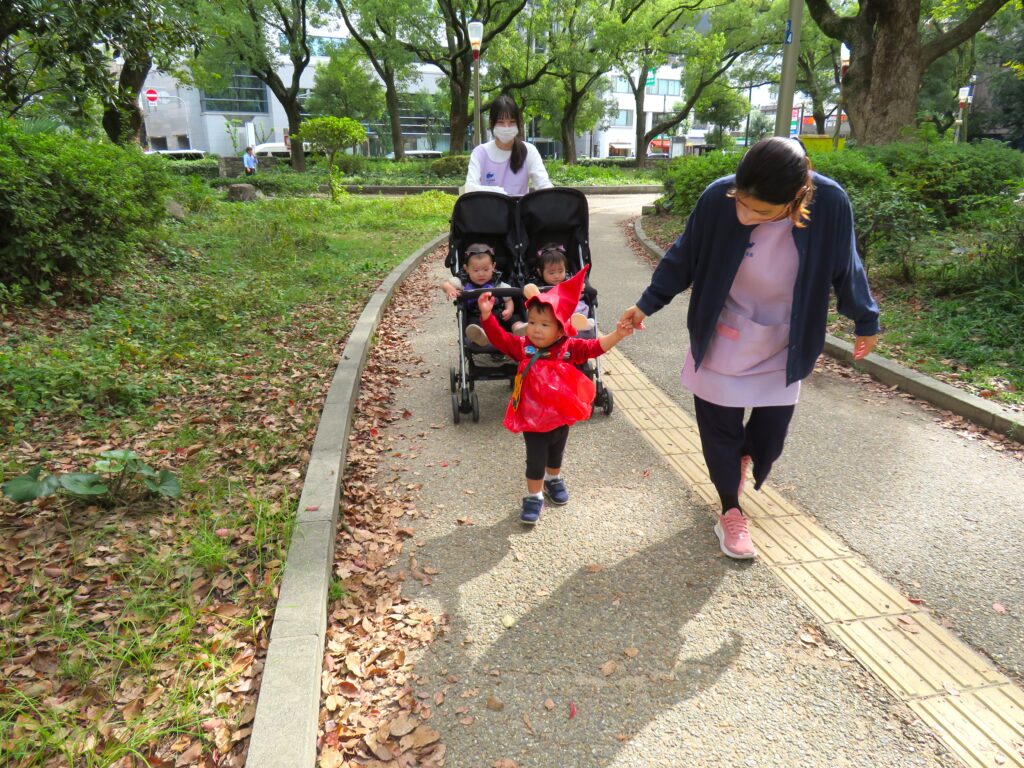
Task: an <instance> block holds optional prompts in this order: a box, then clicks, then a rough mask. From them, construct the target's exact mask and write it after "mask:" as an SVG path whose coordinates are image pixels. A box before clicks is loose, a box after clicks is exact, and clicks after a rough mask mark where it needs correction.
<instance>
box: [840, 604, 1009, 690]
mask: <svg viewBox="0 0 1024 768" xmlns="http://www.w3.org/2000/svg"><path fill="white" fill-rule="evenodd" d="M829 629H830V630H831V631H832V632H834V633H835V635H836V636H837V637H838V638H839V639H840V640H841V641H842V643H843V645H845V646H846V647H847V648H850V649H851V650H853V651H854V652H855V653H854V655H855V656H856V657H857V659H858V660H859V661H860V662H861V663H862V664H863V665H864V666H866V667H867V668H868V669H870V670H871V671H872V672H874V673H875V674H876V675H877V676H878V677H879V679H880V680H881V681H882V682H883V683H885V684H886V685H887V686H888V687H889V688H890V689H892V691H893V692H894V693H896V694H897V695H898V696H900V697H901V698H905V699H909V698H918V697H921V696H932V695H934V694H937V693H943V692H953V691H956V692H957V693H959V692H960V691H961V690H964V689H972V688H978V687H981V686H985V685H992V684H993V683H1004V682H1006V678H1005V677H1003V676H1002V675H1000V674H999V673H998V672H997V671H996V670H995V669H994V668H993V667H992V666H991V665H990V664H989V663H988V662H987V661H985V660H984V659H983V658H981V656H979V655H978V654H976V653H975V652H974V651H972V650H971V649H970V648H968V647H967V646H966V645H964V644H963V643H961V642H960V641H959V640H957V639H956V638H955V637H953V635H951V634H950V633H949V632H947V631H946V630H945V629H944V628H943V627H941V626H940V625H939V624H938V622H936V621H935V620H934V619H932V618H931V617H930V616H928V614H927V613H924V612H919V613H915V614H910V615H908V614H900V615H898V616H883V617H878V618H873V619H858V620H856V621H846V622H839V623H836V624H832V625H831V626H829Z"/></svg>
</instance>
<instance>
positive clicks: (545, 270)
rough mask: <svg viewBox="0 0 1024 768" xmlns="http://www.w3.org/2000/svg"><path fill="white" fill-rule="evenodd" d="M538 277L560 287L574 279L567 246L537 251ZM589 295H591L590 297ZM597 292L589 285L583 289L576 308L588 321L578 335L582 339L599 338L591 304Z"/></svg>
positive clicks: (556, 245)
mask: <svg viewBox="0 0 1024 768" xmlns="http://www.w3.org/2000/svg"><path fill="white" fill-rule="evenodd" d="M536 272H537V277H539V278H540V281H541V282H542V283H543V284H544V285H558V284H559V283H563V282H565V281H566V280H567V279H568V278H570V277H572V274H571V273H570V272H569V260H568V258H567V257H566V255H565V246H564V245H562V244H561V243H547V244H546V245H543V246H541V248H540V250H539V251H537V263H536ZM588 294H589V295H588ZM594 295H596V291H594V289H593V288H591V287H590V285H589V284H586V286H585V287H584V289H583V295H582V296H580V301H579V304H578V305H577V307H576V314H579V315H583V317H585V318H586V320H587V325H586V327H585V328H583V329H581V330H580V331H579V333H578V336H579V338H581V339H593V338H596V337H597V330H596V325H597V324H596V322H595V320H594V317H593V314H594V313H593V312H592V311H591V308H590V304H591V303H592V302H593V298H594Z"/></svg>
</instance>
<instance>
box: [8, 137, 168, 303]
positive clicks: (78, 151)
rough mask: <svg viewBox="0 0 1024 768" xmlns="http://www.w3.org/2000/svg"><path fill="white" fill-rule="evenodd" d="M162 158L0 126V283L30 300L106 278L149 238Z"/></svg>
mask: <svg viewBox="0 0 1024 768" xmlns="http://www.w3.org/2000/svg"><path fill="white" fill-rule="evenodd" d="M165 169H166V165H165V162H164V160H163V159H161V158H158V157H152V156H148V157H147V156H145V155H143V154H142V152H140V151H139V150H138V149H123V148H121V147H117V146H114V145H112V144H104V143H99V142H90V141H86V140H85V139H82V138H81V137H78V136H75V135H69V134H61V135H50V134H35V135H30V134H26V133H23V132H21V131H20V130H19V129H18V128H17V127H16V126H15V125H14V124H11V123H7V124H3V125H0V284H3V285H4V286H6V287H7V288H8V289H10V288H11V286H19V287H20V290H21V293H22V295H24V297H25V298H28V299H31V298H35V297H39V296H45V295H52V294H54V293H57V292H60V291H62V290H64V289H65V288H71V289H74V288H76V287H85V286H86V284H87V282H88V281H89V280H91V279H96V278H101V277H106V276H108V275H109V274H110V273H111V272H113V271H115V270H116V269H118V268H119V267H120V266H122V264H123V263H124V261H125V260H126V259H127V258H128V256H130V255H131V254H132V253H133V252H135V251H137V250H138V249H139V247H140V246H141V245H142V244H143V243H144V242H146V241H148V240H150V239H151V238H152V233H153V229H154V228H155V226H156V225H157V224H158V223H159V222H160V221H161V220H162V219H163V217H164V215H165V214H164V198H165V196H166V193H167V190H168V188H169V186H170V177H169V175H168V174H167V172H166V170H165Z"/></svg>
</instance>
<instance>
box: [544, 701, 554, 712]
mask: <svg viewBox="0 0 1024 768" xmlns="http://www.w3.org/2000/svg"><path fill="white" fill-rule="evenodd" d="M554 708H555V702H554V701H552V700H551V699H544V709H546V710H547V711H548V712H550V711H551V710H552V709H554Z"/></svg>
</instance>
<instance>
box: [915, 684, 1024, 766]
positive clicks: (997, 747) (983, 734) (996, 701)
mask: <svg viewBox="0 0 1024 768" xmlns="http://www.w3.org/2000/svg"><path fill="white" fill-rule="evenodd" d="M910 708H911V709H912V710H913V711H914V712H915V713H916V714H917V716H918V717H920V718H921V720H923V721H924V722H925V723H927V724H928V726H929V727H930V728H932V729H933V730H934V731H936V732H937V733H939V734H941V736H942V739H943V741H945V742H946V743H947V744H949V743H956V744H958V745H959V747H960V748H959V749H957V750H956V752H957V754H959V755H960V756H961V757H962V758H963V760H964V762H965V763H967V764H968V765H970V766H1022V765H1024V725H1022V723H1024V695H1022V694H1021V690H1020V689H1019V688H1017V687H1016V686H1013V685H1000V686H997V687H994V688H985V689H982V690H980V691H972V692H970V693H963V694H960V695H959V696H953V695H945V696H935V697H932V698H929V699H921V700H919V701H912V702H910Z"/></svg>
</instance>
